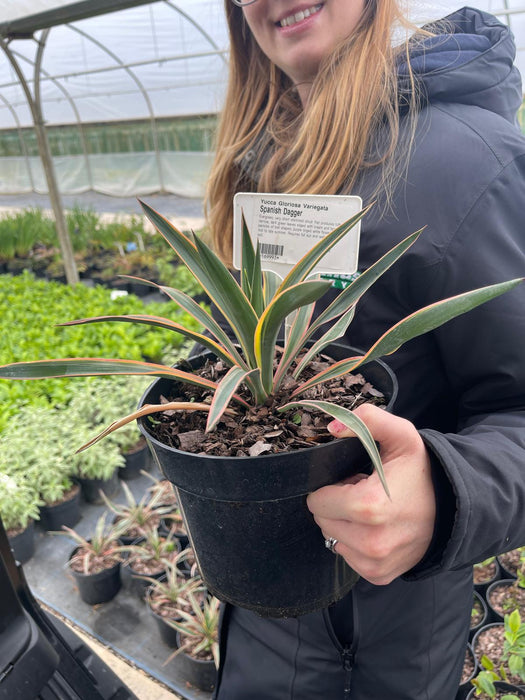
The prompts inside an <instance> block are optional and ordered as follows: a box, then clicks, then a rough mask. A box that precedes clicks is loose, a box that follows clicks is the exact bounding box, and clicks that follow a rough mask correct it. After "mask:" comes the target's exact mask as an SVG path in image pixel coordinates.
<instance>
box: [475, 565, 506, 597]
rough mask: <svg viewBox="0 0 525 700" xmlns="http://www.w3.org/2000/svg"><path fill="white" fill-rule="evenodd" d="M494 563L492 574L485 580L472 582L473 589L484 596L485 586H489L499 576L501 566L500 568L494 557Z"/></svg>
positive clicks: (497, 579) (498, 578)
mask: <svg viewBox="0 0 525 700" xmlns="http://www.w3.org/2000/svg"><path fill="white" fill-rule="evenodd" d="M494 564H495V573H494V576H493V577H492V578H490V579H487V580H486V581H483V582H481V583H475V584H474V589H475V590H476V591H477V592H478V593H479V594H480V595H482V596H484V595H485V594H486V592H487V588H488V587H489V586H490V584H491V583H494V581H499V580H500V578H501V568H500V565H499V562H498V560H497V559H494Z"/></svg>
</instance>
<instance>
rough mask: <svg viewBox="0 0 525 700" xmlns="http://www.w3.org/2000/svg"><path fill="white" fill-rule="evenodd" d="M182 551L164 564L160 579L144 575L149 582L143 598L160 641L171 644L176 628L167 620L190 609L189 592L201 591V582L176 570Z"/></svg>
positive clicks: (172, 644)
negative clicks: (154, 623) (180, 611)
mask: <svg viewBox="0 0 525 700" xmlns="http://www.w3.org/2000/svg"><path fill="white" fill-rule="evenodd" d="M184 555H185V553H184V552H180V554H179V555H178V556H177V557H176V558H175V559H174V560H173V561H168V562H166V564H165V574H164V575H163V576H162V578H160V579H157V578H153V577H151V576H150V577H148V576H146V577H144V580H145V581H146V582H147V583H148V584H149V585H148V588H147V589H146V595H145V601H146V604H147V606H148V608H149V610H150V612H151V614H152V615H153V618H154V620H155V622H156V624H157V627H158V630H159V634H160V636H161V639H162V641H163V642H164V643H165V644H167V645H168V646H171V647H176V646H177V637H176V629H174V628H173V627H172V626H171V625H168V624H167V622H166V621H167V620H173V619H177V618H178V617H179V613H178V610H179V609H182V610H186V611H189V610H191V603H190V601H189V600H188V593H194V594H195V595H198V593H199V592H200V593H204V592H205V589H204V588H203V584H202V581H201V580H200V579H199V578H197V577H195V578H191V579H188V578H185V577H184V576H183V575H182V573H181V572H180V571H179V567H178V564H179V562H180V559H181V557H183V556H184Z"/></svg>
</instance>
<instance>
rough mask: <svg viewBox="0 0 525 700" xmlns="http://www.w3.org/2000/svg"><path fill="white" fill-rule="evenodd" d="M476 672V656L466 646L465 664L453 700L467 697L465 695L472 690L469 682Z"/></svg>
mask: <svg viewBox="0 0 525 700" xmlns="http://www.w3.org/2000/svg"><path fill="white" fill-rule="evenodd" d="M467 665H468V669H467V672H465V668H466V667H467ZM477 672H478V662H477V660H476V656H475V654H474V651H473V650H472V647H471V646H470V644H467V650H466V653H465V664H464V667H463V676H462V678H461V682H460V684H459V688H458V692H457V693H456V697H455V700H464V698H466V697H467V695H468V694H469V693H470V691H471V689H472V684H471V683H470V681H471V680H472V679H473V678H474V676H475V675H476V674H477Z"/></svg>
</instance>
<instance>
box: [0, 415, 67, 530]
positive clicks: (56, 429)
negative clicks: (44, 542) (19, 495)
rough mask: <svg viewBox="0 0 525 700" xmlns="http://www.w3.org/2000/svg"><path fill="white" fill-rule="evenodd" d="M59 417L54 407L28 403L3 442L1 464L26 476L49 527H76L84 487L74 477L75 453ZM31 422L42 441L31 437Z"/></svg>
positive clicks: (8, 427) (41, 514) (12, 472)
mask: <svg viewBox="0 0 525 700" xmlns="http://www.w3.org/2000/svg"><path fill="white" fill-rule="evenodd" d="M58 419H59V413H58V411H57V410H55V409H54V408H51V407H43V406H42V407H37V408H35V407H30V406H25V407H24V408H23V409H22V410H21V411H20V413H19V415H18V420H17V421H10V422H9V423H8V425H7V428H6V430H5V431H3V433H2V440H1V442H0V464H2V465H5V466H4V467H3V468H4V470H5V471H6V473H8V474H10V475H12V476H13V477H15V478H17V476H18V475H23V476H24V478H25V479H26V480H27V482H28V483H30V484H31V486H32V488H33V489H34V490H35V491H36V493H37V494H38V496H39V500H40V503H41V505H40V514H39V520H40V525H41V526H42V528H43V529H45V530H58V529H60V527H61V526H62V525H68V526H70V527H73V526H74V525H76V523H77V522H78V521H79V519H80V488H79V486H78V484H75V483H74V482H73V479H72V477H71V471H72V469H73V467H72V460H71V455H68V443H67V441H66V439H65V435H64V432H65V431H64V428H63V426H62V425H61V424H60V421H59V420H58ZM30 424H36V425H38V427H39V431H40V436H39V439H38V440H28V438H27V426H28V425H30ZM57 424H58V425H57ZM69 452H72V448H71V446H70V445H69Z"/></svg>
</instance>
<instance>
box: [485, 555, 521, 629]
mask: <svg viewBox="0 0 525 700" xmlns="http://www.w3.org/2000/svg"><path fill="white" fill-rule="evenodd" d="M520 554H521V557H520V562H519V564H518V567H517V569H516V578H510V579H500V580H499V581H495V582H494V583H492V584H491V585H490V586H489V587H488V589H487V592H486V594H485V597H486V600H487V605H488V606H489V609H490V612H491V615H492V618H493V619H494V620H496V621H501V620H503V617H504V615H505V613H508V612H510V611H512V610H514V609H517V610H518V611H519V613H520V615H521V614H523V615H525V551H523V550H522V552H521V553H520Z"/></svg>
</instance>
